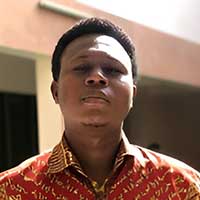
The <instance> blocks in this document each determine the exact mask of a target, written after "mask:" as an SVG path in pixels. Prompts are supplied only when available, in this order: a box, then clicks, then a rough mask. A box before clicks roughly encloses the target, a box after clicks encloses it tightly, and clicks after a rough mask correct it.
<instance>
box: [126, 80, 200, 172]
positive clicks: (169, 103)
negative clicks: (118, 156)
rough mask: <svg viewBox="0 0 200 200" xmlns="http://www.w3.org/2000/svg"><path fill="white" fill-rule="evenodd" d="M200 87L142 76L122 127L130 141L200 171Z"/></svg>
mask: <svg viewBox="0 0 200 200" xmlns="http://www.w3.org/2000/svg"><path fill="white" fill-rule="evenodd" d="M199 113H200V88H195V87H192V86H188V85H182V84H178V83H172V82H167V81H161V80H156V79H150V78H145V77H143V78H142V79H141V80H140V81H139V85H138V95H137V97H136V99H135V102H134V106H133V109H132V111H131V113H130V114H129V116H128V118H127V119H126V122H125V125H124V129H125V131H126V133H127V136H128V138H129V140H130V141H131V142H132V143H135V144H138V145H141V146H143V147H147V148H149V149H152V150H155V151H157V152H161V153H165V154H167V155H170V156H173V157H175V158H177V159H179V160H182V161H184V162H186V163H187V164H189V165H191V166H192V167H194V168H196V169H197V170H200V163H199V155H200V148H199V141H200V135H199V132H200V123H199Z"/></svg>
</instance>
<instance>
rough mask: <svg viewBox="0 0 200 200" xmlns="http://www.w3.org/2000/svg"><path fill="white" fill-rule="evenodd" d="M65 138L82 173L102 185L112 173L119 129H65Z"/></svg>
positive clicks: (85, 127) (88, 127)
mask: <svg viewBox="0 0 200 200" xmlns="http://www.w3.org/2000/svg"><path fill="white" fill-rule="evenodd" d="M65 135H66V138H67V140H68V143H69V144H70V146H71V148H72V150H73V153H74V154H75V156H76V157H77V159H78V160H79V162H80V164H81V167H82V168H83V170H84V172H85V173H86V174H87V175H88V176H89V177H90V178H91V179H92V180H95V181H97V182H98V183H99V184H102V183H103V182H104V180H105V179H106V178H107V177H108V176H109V174H110V173H111V171H112V168H113V164H114V161H115V156H116V153H117V150H118V147H119V143H120V140H121V127H120V128H118V129H113V128H112V129H111V128H108V127H93V126H81V127H79V128H77V127H76V129H70V128H67V131H65Z"/></svg>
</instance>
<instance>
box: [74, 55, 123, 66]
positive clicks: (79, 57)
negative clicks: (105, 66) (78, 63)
mask: <svg viewBox="0 0 200 200" xmlns="http://www.w3.org/2000/svg"><path fill="white" fill-rule="evenodd" d="M98 53H99V52H98ZM102 54H104V53H102ZM91 55H92V54H85V55H80V56H77V57H76V56H75V57H74V58H72V62H73V61H74V60H75V59H88V57H89V56H91ZM104 55H105V56H106V57H107V58H108V59H109V60H113V61H115V62H116V63H118V64H119V65H122V66H124V65H123V64H122V63H121V62H120V61H119V60H117V59H116V58H114V57H111V56H110V55H108V54H104Z"/></svg>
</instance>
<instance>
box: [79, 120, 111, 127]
mask: <svg viewBox="0 0 200 200" xmlns="http://www.w3.org/2000/svg"><path fill="white" fill-rule="evenodd" d="M107 124H108V122H106V121H105V120H97V119H94V118H93V119H88V120H86V121H83V122H82V125H84V126H88V127H96V128H98V127H105V126H106V125H107Z"/></svg>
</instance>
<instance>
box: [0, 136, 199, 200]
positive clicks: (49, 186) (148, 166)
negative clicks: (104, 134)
mask: <svg viewBox="0 0 200 200" xmlns="http://www.w3.org/2000/svg"><path fill="white" fill-rule="evenodd" d="M39 199H40V200H95V199H107V200H122V199H125V200H139V199H140V200H183V199H184V200H189V199H190V200H199V199H200V174H199V173H198V172H197V171H195V170H194V169H192V168H190V167H189V166H187V165H186V164H184V163H182V162H180V161H177V160H175V159H173V158H170V157H168V156H165V155H162V154H158V153H155V152H153V151H150V150H148V149H145V148H142V147H139V146H135V145H131V144H130V143H129V142H128V140H127V139H126V137H125V136H124V135H123V139H122V141H121V143H120V147H119V151H118V154H117V157H116V159H115V164H114V168H113V172H112V175H111V176H110V177H108V178H107V179H106V180H105V182H104V184H103V185H101V186H99V185H98V184H97V183H96V182H95V181H93V180H91V179H90V178H89V177H88V176H87V175H86V174H85V173H84V171H83V170H82V169H81V166H80V164H79V162H78V161H77V159H76V158H75V156H74V155H73V153H72V151H71V149H70V147H69V146H68V144H67V141H66V140H65V137H64V136H63V138H62V141H61V142H60V143H59V144H58V145H57V146H55V147H54V148H53V149H52V150H50V151H47V152H45V153H43V154H40V155H38V156H35V157H33V158H31V159H28V160H27V161H25V162H23V163H22V164H21V165H19V166H17V167H15V168H13V169H10V170H8V171H5V172H3V173H1V174H0V200H39Z"/></svg>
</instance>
